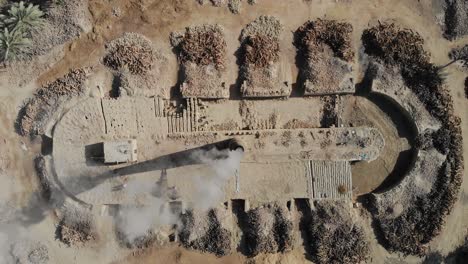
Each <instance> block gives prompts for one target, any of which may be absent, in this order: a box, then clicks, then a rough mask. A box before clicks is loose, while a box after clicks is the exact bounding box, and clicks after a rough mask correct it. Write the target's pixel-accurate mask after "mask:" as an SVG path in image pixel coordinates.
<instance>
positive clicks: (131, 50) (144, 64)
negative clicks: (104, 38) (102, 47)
mask: <svg viewBox="0 0 468 264" xmlns="http://www.w3.org/2000/svg"><path fill="white" fill-rule="evenodd" d="M106 50H107V55H106V56H105V57H104V64H105V65H106V66H108V67H109V68H111V69H114V70H121V69H122V68H124V67H126V68H127V69H128V70H129V71H130V73H132V74H145V73H147V72H149V71H150V70H151V68H152V67H153V65H154V61H155V58H154V57H155V52H154V50H153V47H152V43H151V41H150V40H148V39H147V38H145V37H144V36H142V35H140V34H137V33H125V34H124V35H123V36H122V37H120V38H118V39H115V40H113V41H111V42H110V43H109V44H107V45H106Z"/></svg>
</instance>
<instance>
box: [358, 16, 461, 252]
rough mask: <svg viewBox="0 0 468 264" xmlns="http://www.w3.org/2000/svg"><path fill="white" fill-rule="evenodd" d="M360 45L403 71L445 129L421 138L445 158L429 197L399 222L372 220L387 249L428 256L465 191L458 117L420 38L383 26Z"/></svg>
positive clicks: (370, 31)
mask: <svg viewBox="0 0 468 264" xmlns="http://www.w3.org/2000/svg"><path fill="white" fill-rule="evenodd" d="M362 40H363V43H364V47H365V51H366V53H367V54H369V55H371V56H373V57H374V58H375V59H378V60H381V61H382V62H384V63H386V64H389V65H391V66H398V67H399V68H400V70H401V74H402V77H403V79H404V82H405V84H406V86H407V87H409V88H410V89H411V90H412V91H413V92H414V94H415V95H416V96H417V97H418V99H419V100H420V101H421V102H422V103H423V104H424V106H425V108H426V109H427V111H428V112H429V113H430V114H431V115H432V116H433V117H435V118H437V119H438V121H440V123H441V128H440V130H438V131H433V132H432V133H431V134H430V135H425V134H424V135H421V136H420V137H419V138H420V141H422V143H420V144H419V147H423V148H426V149H427V148H431V147H433V148H435V149H437V150H438V151H439V152H440V153H442V154H443V155H446V160H445V161H444V163H443V164H442V166H441V167H440V168H439V170H438V174H437V179H436V181H435V183H434V184H433V186H432V189H431V191H430V192H429V193H428V194H423V195H418V197H417V198H416V201H414V202H412V203H411V206H410V207H409V208H408V209H406V210H405V211H404V212H402V213H401V214H400V215H399V216H397V217H396V218H388V217H385V216H379V215H374V216H375V217H376V218H377V222H378V226H379V228H380V230H381V231H382V234H383V237H384V240H385V246H386V247H387V249H389V250H391V251H400V252H403V253H405V254H414V255H416V254H424V252H425V249H426V245H427V243H428V242H430V241H431V240H432V239H433V238H434V237H435V236H436V235H437V234H439V233H440V231H441V228H442V227H443V225H444V223H445V217H446V216H447V214H448V213H449V212H450V210H451V209H452V207H453V204H454V203H455V201H456V199H457V195H458V191H459V188H460V185H461V181H462V171H463V152H462V136H461V135H462V134H461V127H460V119H459V118H458V117H456V116H455V115H454V109H453V102H452V98H451V95H450V93H449V91H448V89H447V88H446V87H445V86H444V85H443V78H442V77H441V75H440V72H439V69H438V67H436V66H435V65H433V64H432V63H430V61H429V58H430V55H429V53H427V52H426V51H425V50H424V47H423V45H424V41H423V39H422V37H421V36H420V35H419V34H417V33H415V32H413V31H412V30H409V29H400V28H399V27H397V26H395V25H394V24H389V23H380V24H379V25H377V26H375V27H372V28H370V29H367V30H365V31H364V33H363V36H362ZM424 133H427V132H424ZM421 139H422V140H421ZM427 139H430V140H427Z"/></svg>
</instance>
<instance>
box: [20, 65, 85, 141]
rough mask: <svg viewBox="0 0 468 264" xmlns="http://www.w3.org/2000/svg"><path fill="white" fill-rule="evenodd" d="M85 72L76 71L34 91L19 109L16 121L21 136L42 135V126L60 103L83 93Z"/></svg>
mask: <svg viewBox="0 0 468 264" xmlns="http://www.w3.org/2000/svg"><path fill="white" fill-rule="evenodd" d="M85 80H86V71H85V70H84V69H77V70H72V71H70V72H69V73H68V74H67V75H65V76H63V77H62V78H59V79H57V80H56V81H54V82H51V83H49V84H46V85H44V86H43V87H41V88H40V89H39V90H37V91H36V93H35V94H34V97H33V98H31V99H30V100H29V101H28V102H27V103H26V105H25V106H24V107H23V108H22V109H21V111H20V112H19V114H18V119H17V124H16V125H17V130H18V133H19V134H20V135H22V136H28V135H29V136H35V135H38V134H42V133H43V132H44V131H43V125H44V124H45V123H46V122H47V120H48V118H49V117H50V116H51V115H52V114H53V113H54V111H55V109H56V108H57V107H58V105H59V104H60V102H62V101H65V100H67V99H69V98H71V97H74V96H79V95H81V94H83V93H84V90H85V86H84V82H85Z"/></svg>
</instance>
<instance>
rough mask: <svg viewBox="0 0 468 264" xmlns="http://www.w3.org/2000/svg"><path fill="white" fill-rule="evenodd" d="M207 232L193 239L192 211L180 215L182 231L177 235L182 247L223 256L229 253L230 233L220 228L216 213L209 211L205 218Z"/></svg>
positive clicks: (193, 220) (193, 221)
mask: <svg viewBox="0 0 468 264" xmlns="http://www.w3.org/2000/svg"><path fill="white" fill-rule="evenodd" d="M206 221H207V222H208V224H207V230H206V231H205V232H204V234H203V235H202V236H200V237H195V239H191V238H192V237H194V234H193V232H196V230H195V229H197V228H200V227H197V226H195V219H194V215H193V212H192V211H188V212H187V213H186V214H184V215H182V225H183V226H182V230H181V232H180V234H179V237H180V241H181V243H182V245H184V246H185V247H187V248H191V249H194V250H199V251H202V252H208V253H213V254H215V255H216V256H225V255H227V254H229V253H230V252H231V232H230V231H229V230H227V229H226V228H223V227H222V226H221V222H220V219H219V216H218V215H217V212H216V211H215V210H210V211H209V212H208V216H207V220H206Z"/></svg>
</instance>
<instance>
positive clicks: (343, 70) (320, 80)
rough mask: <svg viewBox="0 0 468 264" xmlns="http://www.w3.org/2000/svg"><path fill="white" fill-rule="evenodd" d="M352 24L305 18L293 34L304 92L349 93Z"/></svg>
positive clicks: (351, 86) (352, 84)
mask: <svg viewBox="0 0 468 264" xmlns="http://www.w3.org/2000/svg"><path fill="white" fill-rule="evenodd" d="M352 31H353V27H352V25H351V24H349V23H344V22H343V23H342V22H337V21H335V20H321V19H318V20H315V21H307V22H306V23H305V24H304V25H302V26H301V27H299V29H298V30H297V31H296V33H295V36H294V45H295V46H296V48H297V50H298V55H297V63H298V66H299V68H300V78H301V79H302V82H304V89H305V95H322V94H331V93H345V92H348V93H352V92H354V83H353V77H352V67H351V62H352V61H353V59H354V51H353V49H352V45H351V33H352Z"/></svg>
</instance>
